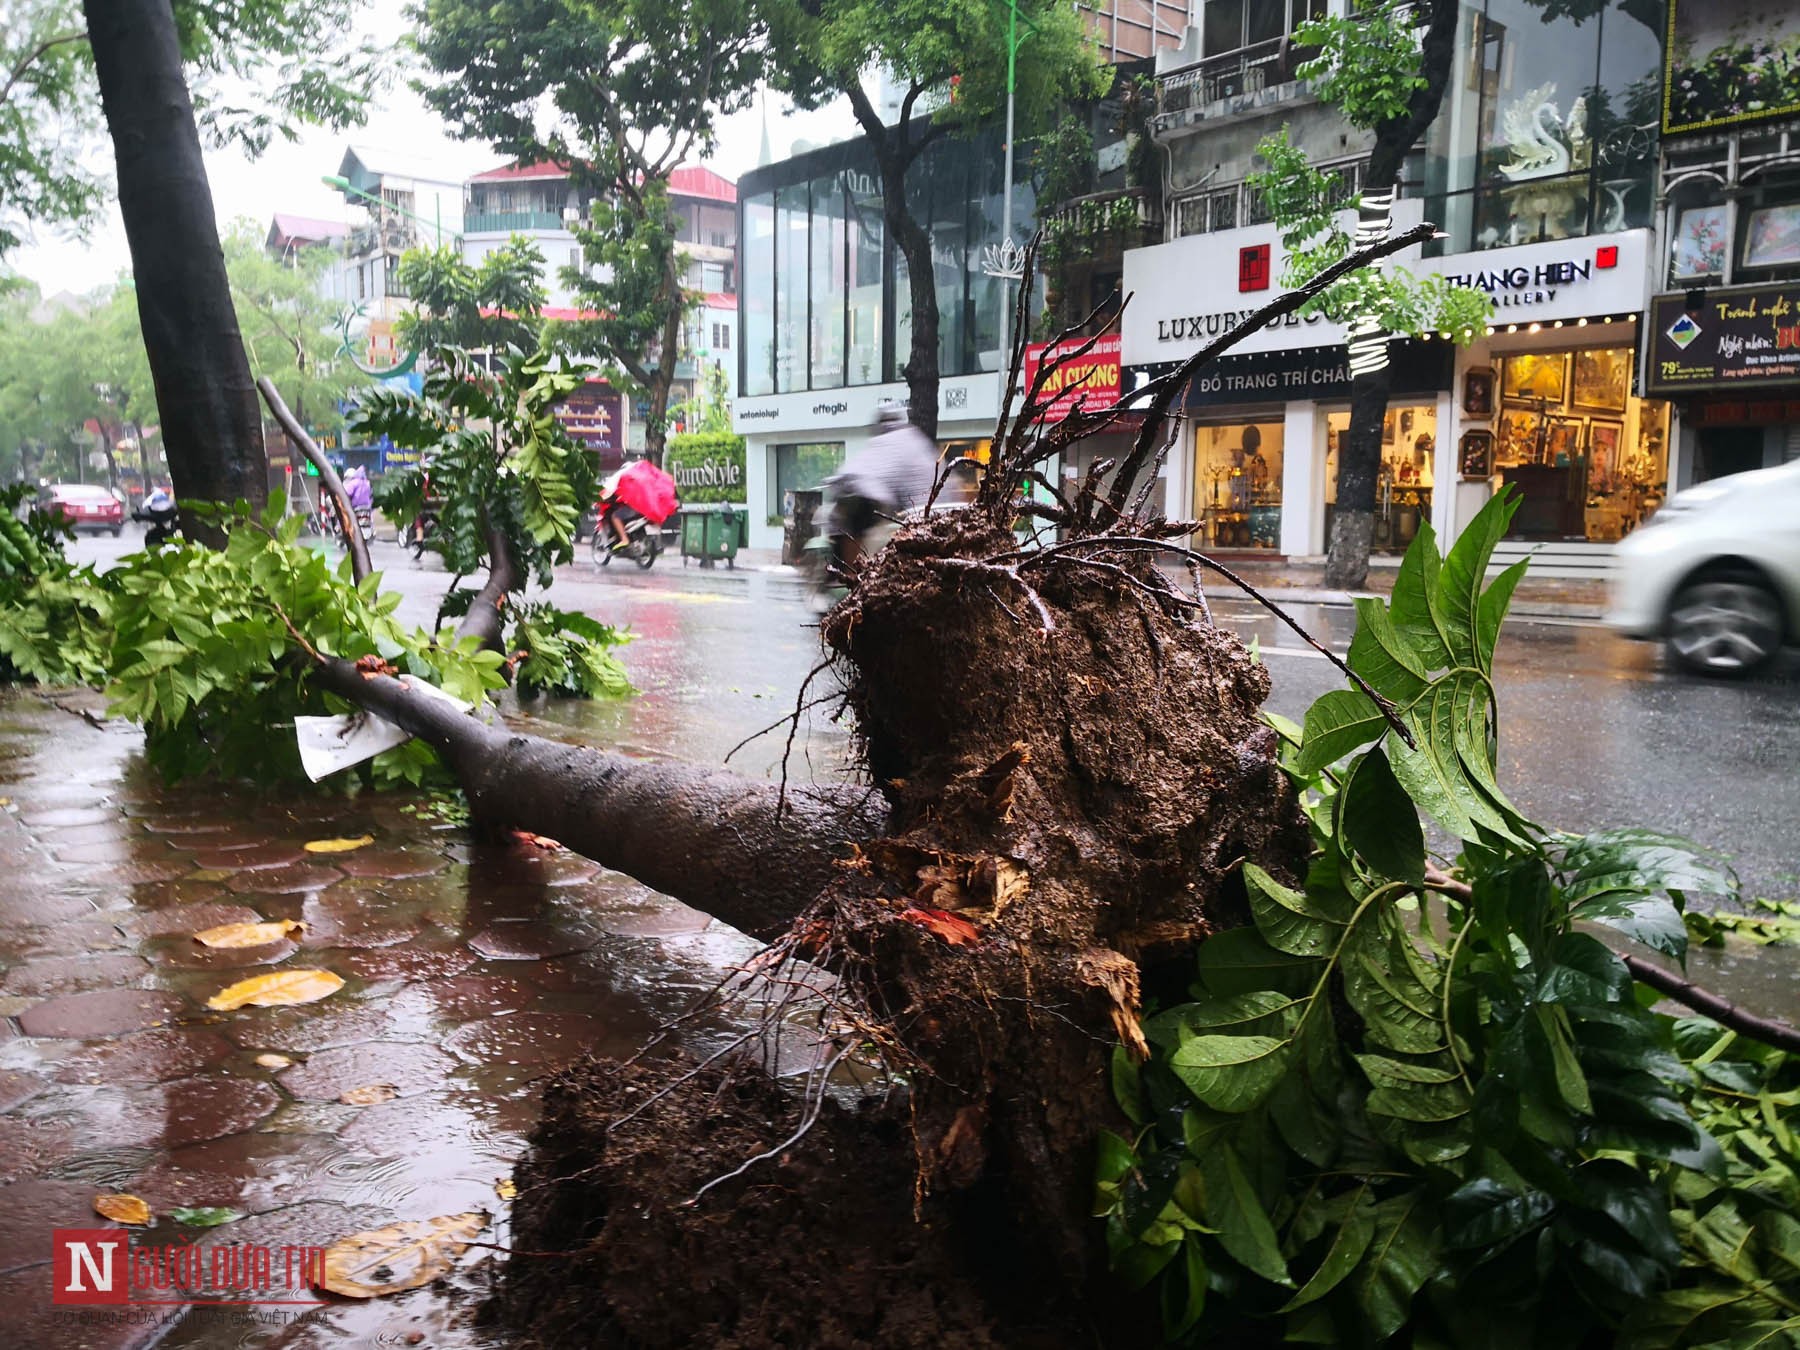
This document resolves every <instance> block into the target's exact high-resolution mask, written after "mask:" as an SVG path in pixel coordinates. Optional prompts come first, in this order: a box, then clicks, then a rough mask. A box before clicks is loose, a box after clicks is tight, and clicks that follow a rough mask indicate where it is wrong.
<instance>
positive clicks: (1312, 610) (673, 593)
mask: <svg viewBox="0 0 1800 1350" xmlns="http://www.w3.org/2000/svg"><path fill="white" fill-rule="evenodd" d="M134 535H135V528H134V529H133V530H129V531H127V533H126V534H125V535H124V536H123V537H122V538H120V539H118V540H114V539H111V538H109V537H107V536H103V535H102V536H84V537H83V538H82V539H81V540H80V541H79V542H78V543H77V544H76V545H75V547H74V548H73V550H72V555H71V556H73V557H74V558H75V559H76V560H78V561H95V562H104V561H105V560H107V559H110V558H114V557H117V556H119V555H120V554H122V553H125V552H128V551H130V550H132V549H134V548H136V547H137V546H138V545H137V542H136V541H135V539H134ZM375 565H376V566H377V568H379V569H380V570H381V571H382V572H383V573H384V575H385V577H386V581H387V584H388V585H389V586H390V587H391V588H392V589H395V590H398V591H400V592H401V593H402V594H403V595H404V596H405V597H406V599H405V602H404V604H403V605H402V608H401V611H400V613H401V615H402V617H404V618H406V619H409V620H412V621H414V622H418V623H422V624H429V623H430V622H431V621H432V618H433V616H434V614H435V612H436V605H437V601H438V598H439V597H440V596H441V595H442V594H443V591H444V589H445V587H446V585H447V584H448V579H447V577H446V576H445V574H444V572H443V571H442V568H441V566H440V565H439V564H438V563H437V562H436V560H435V559H432V558H430V557H427V559H426V560H425V561H424V562H423V563H415V562H414V561H413V560H412V556H411V554H410V553H407V552H405V551H404V550H401V549H400V548H398V547H396V546H394V545H391V544H380V543H378V544H377V545H376V546H375ZM550 594H551V598H553V599H554V600H555V601H556V603H558V604H559V605H562V606H563V607H565V608H568V609H574V610H579V611H580V612H582V613H584V614H589V615H592V616H593V617H594V618H597V619H600V620H602V621H604V622H607V623H611V624H615V625H619V626H623V627H627V628H629V629H630V630H631V632H632V634H633V636H634V641H633V642H632V644H631V645H630V646H628V647H626V648H624V649H623V651H622V653H621V655H622V657H623V659H624V661H625V663H626V666H627V669H628V670H629V671H630V673H631V678H632V680H633V682H634V683H635V684H636V685H637V687H638V689H639V690H640V696H639V697H637V698H634V699H628V700H624V701H621V702H613V703H583V702H553V701H548V700H540V701H539V702H538V703H536V704H534V705H529V706H528V707H527V708H526V709H525V711H527V712H528V713H529V714H530V715H531V716H532V717H534V718H538V719H541V720H543V721H546V722H549V723H553V724H557V725H560V726H564V727H566V728H568V730H569V731H570V732H571V733H572V734H576V735H579V736H581V737H584V738H587V739H591V740H593V741H595V742H597V743H600V744H606V745H610V746H615V747H617V748H619V749H622V750H625V751H627V752H629V753H634V754H652V755H673V756H677V757H681V758H687V759H692V760H696V761H701V762H713V763H716V762H718V761H719V760H721V759H722V758H723V757H724V756H725V754H726V753H727V752H728V751H730V750H731V749H732V747H733V746H735V745H737V743H738V742H739V741H741V740H743V739H744V738H745V737H746V736H749V735H751V734H752V733H754V732H756V731H757V730H759V729H760V728H762V727H765V726H768V725H769V724H771V723H774V722H776V721H777V719H779V718H781V717H783V716H784V715H785V714H786V713H788V712H789V711H790V710H791V709H792V707H793V705H794V701H795V697H796V694H797V692H798V690H799V688H800V684H801V682H802V681H803V680H804V679H805V678H806V676H807V673H808V672H809V671H810V670H811V669H812V668H813V667H814V666H815V665H816V664H817V663H818V661H819V659H820V653H819V649H818V642H817V638H816V636H815V634H814V632H813V630H812V628H811V624H812V623H813V618H812V615H811V614H810V613H809V612H808V611H807V609H806V607H805V604H804V591H803V587H802V585H801V583H800V581H799V579H798V578H797V577H796V576H794V575H793V574H792V573H786V572H765V571H758V570H752V569H750V568H742V569H738V570H735V571H734V570H730V569H727V568H724V567H719V568H717V569H702V568H700V567H699V566H697V565H691V564H690V565H688V566H685V567H684V566H683V564H682V562H681V560H680V559H679V558H678V557H675V556H673V555H665V556H664V557H662V558H661V559H659V560H658V562H657V564H656V566H655V567H654V568H652V569H651V570H650V571H648V572H641V571H639V570H637V569H636V568H635V567H621V566H617V565H614V566H612V567H608V568H605V569H601V568H598V567H596V566H594V565H593V564H592V563H591V562H589V561H588V560H587V552H586V548H585V546H584V547H583V548H582V550H581V553H580V557H579V559H578V561H576V562H575V563H574V564H572V565H570V566H567V567H564V568H562V569H561V570H560V571H559V572H558V574H557V579H556V584H555V586H554V588H553V590H552V592H551V593H550ZM1208 595H1209V598H1210V599H1211V600H1212V602H1213V609H1214V614H1215V616H1216V618H1217V619H1218V621H1219V622H1221V623H1223V624H1226V625H1227V626H1229V627H1230V628H1231V629H1232V630H1233V631H1235V632H1236V633H1237V634H1238V635H1239V636H1240V637H1241V638H1243V639H1244V641H1246V642H1249V641H1251V640H1252V639H1255V641H1256V642H1257V644H1258V647H1259V650H1260V652H1261V653H1262V656H1263V659H1264V660H1265V661H1267V663H1268V665H1269V669H1270V672H1271V674H1272V676H1273V678H1274V693H1273V694H1272V696H1271V698H1270V700H1269V707H1270V708H1271V709H1272V710H1273V711H1275V712H1278V713H1281V714H1283V715H1285V716H1287V717H1291V718H1293V719H1294V720H1296V721H1299V720H1300V719H1301V718H1302V717H1304V716H1305V713H1306V709H1307V707H1308V705H1309V704H1311V703H1312V701H1313V700H1314V699H1316V698H1317V697H1318V696H1319V695H1320V694H1323V693H1325V692H1326V691H1327V690H1330V689H1334V688H1337V687H1338V686H1339V684H1340V682H1341V681H1340V677H1339V676H1338V673H1337V671H1336V670H1335V669H1334V668H1333V667H1332V666H1331V664H1330V663H1329V662H1328V661H1326V660H1325V659H1324V658H1323V657H1321V656H1320V655H1319V654H1318V653H1317V652H1315V651H1312V650H1311V649H1310V648H1308V647H1306V645H1305V644H1304V643H1303V642H1302V641H1301V639H1300V638H1299V637H1298V635H1296V634H1295V633H1294V632H1293V630H1292V629H1290V628H1288V627H1287V626H1286V625H1285V624H1283V623H1282V622H1281V621H1280V620H1278V619H1276V618H1275V617H1274V616H1273V615H1271V614H1269V613H1268V611H1267V610H1265V609H1263V608H1261V607H1260V606H1258V605H1256V604H1255V603H1254V602H1252V601H1250V600H1248V599H1247V598H1242V597H1234V596H1233V594H1232V593H1231V592H1230V590H1229V589H1228V588H1226V587H1223V586H1219V587H1215V588H1213V589H1211V590H1210V591H1209V592H1208ZM1290 612H1291V613H1292V615H1293V617H1294V618H1295V619H1296V620H1297V621H1298V622H1299V623H1300V624H1301V625H1302V626H1303V627H1304V628H1305V629H1306V630H1307V631H1308V632H1309V633H1311V634H1312V635H1313V636H1314V637H1316V638H1318V639H1319V640H1320V641H1322V642H1325V643H1327V644H1328V645H1329V646H1330V647H1331V649H1332V650H1333V651H1335V652H1337V653H1338V654H1340V655H1342V654H1343V653H1344V651H1345V650H1346V649H1347V648H1348V646H1349V642H1350V638H1351V635H1352V632H1353V630H1354V625H1355V616H1354V614H1353V613H1352V611H1350V610H1349V609H1347V608H1345V607H1341V606H1326V605H1317V604H1300V605H1295V606H1292V607H1291V611H1290ZM1496 666H1497V671H1498V676H1499V679H1498V683H1499V691H1500V716H1501V769H1502V775H1501V781H1502V785H1503V786H1504V787H1505V788H1506V789H1507V791H1508V792H1509V793H1510V794H1511V795H1512V797H1513V799H1514V801H1515V802H1517V804H1518V805H1519V806H1520V807H1521V809H1523V810H1524V811H1526V812H1527V813H1528V814H1530V815H1532V816H1533V817H1534V818H1535V819H1537V820H1539V821H1540V822H1542V823H1543V824H1546V825H1549V826H1552V827H1554V828H1558V829H1564V830H1571V831H1576V832H1585V831H1589V830H1598V829H1606V828H1611V827H1618V826H1626V825H1633V826H1644V827H1655V828H1660V829H1666V830H1670V831H1673V832H1675V833H1678V834H1684V835H1687V836H1688V837H1690V838H1692V839H1694V840H1696V841H1698V842H1701V843H1704V844H1708V845H1710V846H1712V847H1715V848H1717V849H1720V850H1722V851H1723V852H1725V853H1726V854H1728V855H1729V856H1730V857H1731V860H1732V863H1733V865H1734V866H1735V867H1736V868H1737V869H1738V872H1739V875H1740V876H1741V878H1742V880H1743V883H1744V889H1745V893H1746V895H1751V896H1755V895H1768V896H1780V897H1789V898H1791V897H1792V896H1794V895H1795V894H1796V893H1800V848H1797V847H1796V845H1795V842H1794V839H1793V829H1794V825H1795V822H1796V821H1800V774H1796V773H1795V772H1794V766H1795V765H1796V764H1800V658H1796V657H1794V656H1793V655H1791V654H1790V655H1789V656H1788V657H1787V658H1786V659H1784V661H1783V662H1782V663H1781V664H1780V665H1778V667H1777V669H1776V671H1775V673H1773V674H1771V675H1769V676H1766V677H1763V678H1760V679H1755V680H1750V681H1743V682H1732V681H1717V680H1704V679H1697V678H1695V677H1692V676H1689V675H1686V674H1683V673H1681V672H1679V671H1677V670H1675V669H1674V668H1673V667H1671V666H1670V665H1669V664H1668V663H1667V662H1666V661H1665V660H1664V659H1663V657H1662V654H1661V653H1660V652H1659V651H1658V650H1657V649H1656V648H1655V647H1654V646H1652V645H1649V644H1643V643H1634V642H1629V641H1626V640H1624V639H1622V638H1619V637H1616V636H1614V635H1613V634H1612V633H1610V632H1608V631H1606V630H1605V629H1604V628H1601V627H1599V626H1598V625H1596V624H1592V623H1586V622H1579V621H1569V620H1557V621H1538V620H1534V621H1526V620H1514V621H1512V622H1510V623H1508V625H1507V627H1506V630H1505V636H1504V638H1503V639H1502V642H1501V646H1500V650H1499V655H1498V658H1497V662H1496ZM821 678H823V677H821ZM820 692H823V688H822V687H816V688H815V689H814V690H813V694H815V695H816V694H817V693H820ZM809 697H811V695H809ZM829 712H830V708H829V706H828V705H827V706H822V707H821V708H820V709H819V710H818V711H817V713H815V714H814V715H812V716H810V717H809V718H807V719H806V722H805V724H804V734H802V735H800V736H797V737H796V739H795V747H794V762H793V764H792V765H790V773H791V774H792V775H793V776H794V777H796V778H801V777H808V776H813V775H819V776H823V775H827V774H829V773H830V772H832V771H834V770H836V769H837V768H839V767H840V766H841V765H842V763H843V758H842V756H843V752H844V748H845V744H846V738H845V736H844V735H843V733H842V732H841V730H839V729H838V728H837V727H835V726H834V725H833V724H832V723H831V722H830V721H829V720H828V717H827V716H826V714H828V713H829ZM784 740H785V732H784V731H783V732H777V733H774V734H771V735H769V736H766V737H763V738H762V739H761V740H759V741H757V742H755V743H753V744H751V745H749V746H746V747H745V748H744V749H743V750H741V751H739V752H738V753H737V754H736V755H734V756H733V757H732V765H733V767H735V768H737V769H739V770H741V771H742V772H745V773H761V774H768V775H771V776H774V775H778V774H779V773H780V771H781V754H782V749H783V744H784Z"/></svg>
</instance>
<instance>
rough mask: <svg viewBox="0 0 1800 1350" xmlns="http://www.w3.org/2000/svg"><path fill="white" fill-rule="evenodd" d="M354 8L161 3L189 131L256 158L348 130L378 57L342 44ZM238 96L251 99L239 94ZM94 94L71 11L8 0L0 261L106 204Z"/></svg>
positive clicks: (68, 0) (0, 54) (1, 51)
mask: <svg viewBox="0 0 1800 1350" xmlns="http://www.w3.org/2000/svg"><path fill="white" fill-rule="evenodd" d="M363 5H364V0H293V2H291V3H290V0H173V11H174V16H175V24H176V31H177V34H178V36H179V38H180V43H181V53H182V59H183V62H184V63H185V66H186V68H187V74H188V80H189V83H190V85H191V86H192V89H193V94H194V105H195V112H196V114H197V116H198V120H199V124H200V129H201V131H202V132H204V133H205V134H206V135H207V136H208V137H209V138H210V139H211V140H212V141H213V143H214V144H219V145H222V144H226V143H228V142H237V143H239V144H242V145H243V146H245V147H246V148H247V149H248V150H249V151H250V152H251V153H257V152H260V151H261V150H262V149H264V148H265V147H266V146H267V145H268V143H269V141H270V140H271V139H272V138H273V137H275V136H283V137H285V138H287V139H290V140H291V139H293V138H294V137H295V135H296V134H297V128H298V126H299V125H300V124H302V123H316V124H319V125H322V126H328V127H333V128H341V127H345V126H349V125H352V124H353V123H357V122H360V121H361V120H362V118H363V114H364V111H365V109H366V108H367V106H368V102H369V99H370V98H371V97H372V95H373V94H374V93H375V91H376V90H377V89H378V88H379V87H380V86H381V85H382V84H383V83H384V82H385V80H386V79H387V77H388V76H387V72H388V71H389V69H390V68H391V63H390V62H389V61H388V60H387V57H386V53H385V52H382V51H381V50H379V49H377V48H376V47H375V46H374V45H373V44H371V43H369V42H366V41H357V40H355V39H354V38H352V37H351V36H350V29H351V26H352V23H353V22H354V20H355V19H356V17H357V15H358V14H359V12H360V11H361V10H362V8H363ZM247 91H254V94H253V95H247ZM101 125H102V119H101V111H100V96H99V87H98V84H97V83H96V80H95V76H94V63H93V56H92V53H91V51H90V49H89V45H88V33H87V23H86V19H85V16H84V14H83V8H82V4H81V3H80V0H16V3H14V4H11V5H9V6H8V16H7V23H6V31H5V32H4V33H0V255H4V254H5V253H7V252H9V251H10V250H11V249H13V248H15V247H16V246H17V245H18V244H19V243H20V242H21V239H22V238H23V235H22V231H23V230H24V229H25V228H26V226H27V225H36V226H69V227H77V228H78V227H80V226H82V225H83V224H84V223H86V222H87V221H88V220H90V219H91V218H92V217H93V215H94V213H95V212H96V211H97V210H98V209H99V208H100V207H101V205H102V204H104V202H105V201H106V198H107V195H108V193H109V191H110V184H109V182H108V181H107V178H106V175H105V174H104V173H103V172H101V171H100V170H99V169H98V168H97V167H96V165H97V162H98V160H99V158H100V156H99V152H98V147H97V139H98V133H99V131H100V129H101Z"/></svg>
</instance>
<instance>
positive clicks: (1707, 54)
mask: <svg viewBox="0 0 1800 1350" xmlns="http://www.w3.org/2000/svg"><path fill="white" fill-rule="evenodd" d="M1752 36H1753V39H1754V40H1751V39H1752ZM1797 42H1800V9H1796V8H1795V7H1794V6H1793V5H1779V4H1775V5H1763V4H1749V3H1746V0H1672V3H1671V4H1670V5H1669V33H1668V40H1667V42H1666V43H1665V44H1664V48H1663V50H1664V52H1665V58H1664V60H1665V64H1664V67H1663V114H1662V129H1663V134H1665V135H1667V134H1669V133H1671V132H1677V131H1706V130H1710V129H1712V128H1715V127H1729V126H1742V125H1744V124H1745V123H1747V122H1763V121H1767V120H1768V119H1769V118H1771V117H1789V116H1792V115H1793V114H1794V113H1796V112H1800V80H1796V79H1795V76H1794V55H1793V53H1794V47H1795V44H1796V43H1797Z"/></svg>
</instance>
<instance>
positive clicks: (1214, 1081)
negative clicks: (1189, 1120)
mask: <svg viewBox="0 0 1800 1350" xmlns="http://www.w3.org/2000/svg"><path fill="white" fill-rule="evenodd" d="M1288 1060H1289V1042H1287V1041H1285V1040H1276V1039H1275V1038H1274V1037H1273V1036H1196V1037H1194V1038H1193V1039H1192V1040H1190V1041H1184V1042H1183V1043H1182V1044H1181V1045H1180V1047H1179V1048H1177V1049H1176V1051H1175V1053H1174V1054H1173V1055H1171V1056H1170V1058H1169V1065H1170V1067H1171V1068H1172V1069H1173V1070H1174V1071H1175V1075H1176V1077H1178V1078H1180V1079H1181V1081H1182V1082H1183V1083H1185V1084H1187V1087H1188V1090H1189V1091H1190V1092H1192V1093H1193V1094H1194V1095H1195V1096H1196V1097H1198V1098H1199V1099H1200V1100H1201V1101H1203V1102H1205V1103H1206V1104H1207V1105H1208V1106H1210V1107H1212V1108H1213V1109H1214V1110H1215V1111H1228V1112H1232V1113H1240V1112H1244V1111H1249V1110H1251V1109H1252V1108H1254V1107H1256V1106H1258V1105H1260V1104H1261V1103H1262V1100H1263V1099H1264V1098H1265V1097H1267V1096H1268V1095H1269V1093H1270V1092H1271V1091H1272V1090H1273V1089H1274V1087H1275V1084H1276V1083H1278V1082H1280V1081H1281V1077H1282V1075H1283V1074H1285V1073H1286V1072H1287V1068H1288Z"/></svg>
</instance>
